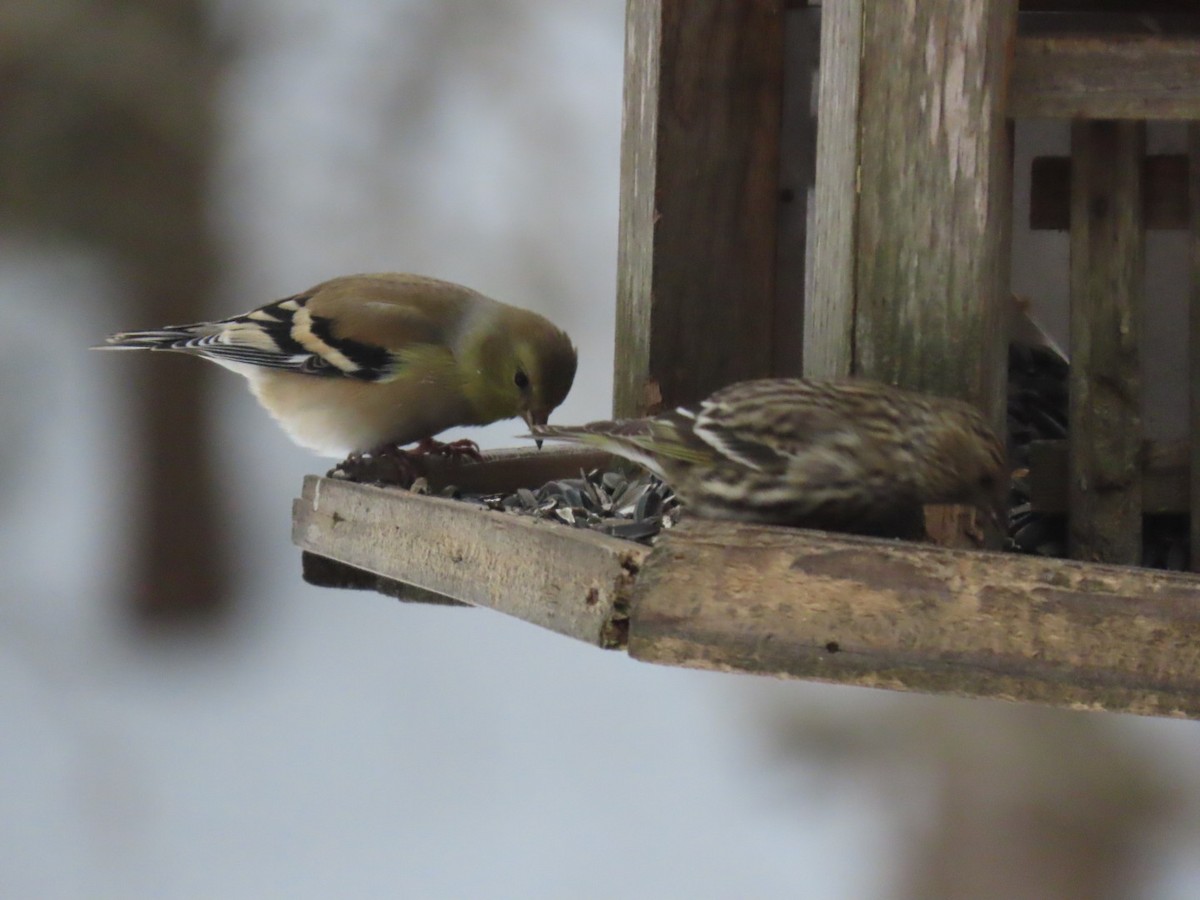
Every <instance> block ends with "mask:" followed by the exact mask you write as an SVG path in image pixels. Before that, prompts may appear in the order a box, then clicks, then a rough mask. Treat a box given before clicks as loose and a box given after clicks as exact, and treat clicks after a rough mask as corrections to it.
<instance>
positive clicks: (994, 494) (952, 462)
mask: <svg viewBox="0 0 1200 900" xmlns="http://www.w3.org/2000/svg"><path fill="white" fill-rule="evenodd" d="M936 430H937V434H938V437H937V439H936V440H935V441H934V444H935V450H934V454H935V456H936V461H935V464H934V466H933V467H932V469H931V471H932V472H933V473H934V477H935V478H936V479H937V480H938V481H939V482H940V483H939V484H937V485H930V486H929V487H930V488H931V493H932V494H935V495H940V498H941V502H946V503H971V504H974V505H975V506H978V507H980V508H981V509H984V510H988V511H990V512H993V513H996V514H998V513H999V512H1000V511H1001V510H1003V509H1004V508H1005V507H1006V502H1005V501H1006V499H1007V496H1006V495H1007V489H1008V477H1007V474H1008V472H1007V465H1006V461H1005V453H1004V447H1003V446H1002V445H1001V443H1000V441H998V440H997V439H996V435H995V432H993V431H992V429H991V428H990V427H989V426H988V424H987V422H986V421H985V420H984V418H983V416H981V415H980V414H979V413H978V412H977V411H976V410H975V409H974V408H972V407H968V406H967V405H966V404H962V405H961V408H954V409H950V410H948V411H947V412H946V413H945V415H944V417H943V418H941V420H940V421H939V423H938V426H937V429H936Z"/></svg>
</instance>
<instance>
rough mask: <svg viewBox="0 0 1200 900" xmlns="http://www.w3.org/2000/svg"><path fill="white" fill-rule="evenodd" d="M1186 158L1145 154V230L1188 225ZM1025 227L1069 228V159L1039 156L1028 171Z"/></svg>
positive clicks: (1183, 156) (1143, 172)
mask: <svg viewBox="0 0 1200 900" xmlns="http://www.w3.org/2000/svg"><path fill="white" fill-rule="evenodd" d="M1187 185H1188V158H1187V156H1185V155H1184V154H1174V155H1156V156H1147V157H1146V158H1145V160H1144V161H1143V166H1142V220H1143V222H1144V223H1145V226H1146V229H1147V230H1149V231H1153V230H1182V229H1185V228H1187V227H1188V206H1189V202H1188V187H1187ZM1029 191H1030V196H1029V227H1030V228H1031V229H1034V230H1048V231H1066V230H1067V229H1068V228H1070V227H1071V159H1070V157H1067V156H1039V157H1037V158H1035V159H1034V160H1033V167H1032V169H1031V171H1030V187H1029Z"/></svg>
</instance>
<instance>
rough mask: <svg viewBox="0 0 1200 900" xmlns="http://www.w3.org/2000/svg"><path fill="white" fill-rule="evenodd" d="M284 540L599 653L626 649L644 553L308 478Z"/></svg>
mask: <svg viewBox="0 0 1200 900" xmlns="http://www.w3.org/2000/svg"><path fill="white" fill-rule="evenodd" d="M292 542H293V543H294V544H295V545H296V546H298V547H300V548H301V549H302V550H307V551H309V552H311V553H315V554H317V555H319V556H323V557H327V558H328V559H333V560H337V561H338V562H342V563H346V564H347V565H350V566H353V567H354V568H356V569H363V570H365V571H367V572H372V573H375V574H376V575H381V576H383V577H385V578H388V579H391V580H393V581H401V582H404V583H406V584H412V585H415V586H416V587H418V588H421V589H423V590H425V591H432V592H433V593H436V594H442V595H444V596H446V597H450V598H452V599H454V600H460V601H463V602H466V603H471V604H473V605H475V606H486V607H488V608H490V609H494V610H497V611H498V612H503V613H507V614H508V615H512V616H516V617H518V618H520V619H523V620H525V621H527V622H530V623H532V624H534V625H539V626H541V627H543V628H549V629H550V630H552V631H557V632H559V633H560V634H565V635H568V636H570V637H574V638H578V639H579V640H583V641H587V642H588V643H591V644H595V645H597V646H603V647H614V646H620V645H621V644H623V643H624V635H625V624H624V623H625V616H626V612H625V610H626V608H627V604H628V593H629V590H630V587H631V584H632V579H633V577H634V575H635V574H636V573H637V570H638V567H639V565H640V563H641V560H642V559H643V558H644V557H645V555H646V554H647V552H648V549H647V548H646V547H643V546H641V545H640V544H634V543H631V542H629V541H622V540H618V539H616V538H610V537H607V536H605V535H601V534H597V533H595V532H590V531H584V530H582V529H573V528H566V527H558V526H555V525H554V524H552V523H549V522H540V521H537V520H534V519H530V518H527V517H523V516H515V515H506V514H504V513H493V512H487V511H482V510H479V509H477V508H475V507H472V506H471V505H469V504H466V503H461V502H458V501H454V500H442V499H439V498H435V497H425V496H420V495H416V494H411V493H409V492H407V491H402V490H396V489H391V488H380V487H373V486H370V485H362V484H351V483H349V482H346V481H340V480H336V479H330V478H318V477H316V476H309V477H308V478H306V479H305V480H304V490H303V494H302V495H301V497H300V499H298V500H296V502H295V504H294V507H293V511H292Z"/></svg>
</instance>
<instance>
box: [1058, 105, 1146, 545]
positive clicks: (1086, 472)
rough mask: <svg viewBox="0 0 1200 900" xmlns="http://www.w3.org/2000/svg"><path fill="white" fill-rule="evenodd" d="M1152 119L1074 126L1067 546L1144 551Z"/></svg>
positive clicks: (1072, 140) (1075, 124) (1072, 138)
mask: <svg viewBox="0 0 1200 900" xmlns="http://www.w3.org/2000/svg"><path fill="white" fill-rule="evenodd" d="M1144 154H1145V124H1144V123H1141V122H1115V121H1104V122H1075V123H1073V124H1072V126H1071V160H1072V163H1071V164H1072V171H1073V176H1072V179H1071V264H1070V265H1071V316H1070V322H1071V373H1070V397H1071V403H1070V423H1071V424H1070V453H1069V485H1070V494H1069V507H1070V513H1069V527H1068V552H1069V553H1070V555H1071V557H1072V558H1073V559H1084V560H1094V561H1097V562H1110V563H1125V564H1130V565H1134V564H1136V563H1137V562H1138V561H1139V560H1140V559H1141V548H1142V479H1141V465H1140V460H1139V451H1140V449H1141V444H1142V426H1141V366H1140V360H1139V354H1138V334H1139V332H1140V330H1141V320H1142V306H1143V297H1142V294H1143V281H1144V277H1143V265H1144V262H1143V261H1144V242H1145V231H1144V229H1143V227H1142V189H1141V172H1142V157H1143V156H1144Z"/></svg>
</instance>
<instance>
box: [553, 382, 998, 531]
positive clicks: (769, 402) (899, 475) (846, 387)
mask: <svg viewBox="0 0 1200 900" xmlns="http://www.w3.org/2000/svg"><path fill="white" fill-rule="evenodd" d="M531 436H533V437H538V438H546V439H549V440H561V441H570V442H575V443H583V444H589V445H592V446H595V447H599V448H602V449H604V450H607V451H609V452H611V453H613V454H615V455H617V456H621V457H624V458H626V459H629V460H632V461H634V462H636V463H638V464H640V465H642V466H644V467H645V468H647V469H649V470H650V471H651V472H654V473H655V474H656V475H658V476H659V477H660V478H662V479H663V480H664V481H666V482H667V483H668V484H670V485H671V486H672V487H673V488H674V489H675V491H676V493H677V494H678V495H679V496H680V498H681V499H682V500H683V501H684V503H685V504H686V505H687V506H688V507H689V508H690V509H692V510H693V511H695V512H696V513H697V514H698V515H702V516H709V517H712V518H721V519H738V520H742V521H748V522H762V523H768V524H783V525H797V526H802V527H809V528H824V529H830V530H851V531H862V532H867V533H881V531H882V532H887V530H888V529H889V528H890V527H891V525H892V524H894V523H896V522H906V521H907V520H908V517H910V516H911V515H912V513H913V511H914V510H915V511H916V512H917V513H918V514H919V511H920V508H921V506H922V505H923V504H928V503H954V502H973V503H977V504H980V505H982V506H985V507H988V508H990V509H992V510H994V509H995V508H996V505H997V504H998V501H999V496H998V494H999V491H1000V490H1002V487H1003V481H1004V478H1003V474H1004V471H1005V464H1004V450H1003V447H1002V445H1001V444H1000V442H999V441H998V440H997V439H996V437H995V435H994V434H993V432H992V430H991V429H990V428H989V427H988V424H987V422H986V421H985V420H984V418H983V416H982V415H980V413H979V412H978V411H977V410H976V409H975V408H973V407H972V406H970V405H968V404H966V403H963V402H962V401H959V400H950V399H945V398H940V397H932V396H926V395H922V394H916V393H912V392H910V391H904V390H901V389H899V388H894V387H889V386H887V385H883V384H876V383H872V382H867V381H840V382H827V381H813V380H808V379H782V378H781V379H764V380H761V381H745V382H741V383H739V384H734V385H730V386H729V387H726V388H722V389H721V390H719V391H717V392H716V393H714V394H713V395H712V396H710V397H709V398H708V399H706V400H702V401H700V402H699V403H696V404H693V405H691V406H683V407H679V408H678V409H675V410H673V411H671V412H668V413H663V414H661V415H658V416H654V417H651V418H645V419H630V420H625V421H616V422H613V421H604V422H593V423H591V424H588V425H581V426H576V427H572V426H542V427H535V428H533V429H532V435H531Z"/></svg>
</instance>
